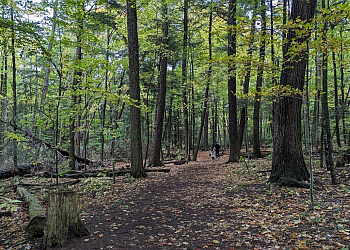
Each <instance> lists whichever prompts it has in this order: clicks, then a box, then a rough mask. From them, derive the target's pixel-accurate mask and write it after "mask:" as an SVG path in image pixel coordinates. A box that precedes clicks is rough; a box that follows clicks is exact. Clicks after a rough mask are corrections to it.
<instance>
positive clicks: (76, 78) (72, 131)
mask: <svg viewBox="0 0 350 250" xmlns="http://www.w3.org/2000/svg"><path fill="white" fill-rule="evenodd" d="M78 8H79V10H80V11H81V12H79V13H77V21H78V26H77V47H76V50H75V58H76V60H77V63H76V65H75V67H76V68H75V70H74V75H73V83H72V101H71V103H72V106H71V109H72V111H71V115H70V125H69V150H68V151H69V167H70V169H72V170H74V169H75V143H76V131H77V121H79V119H78V118H79V115H78V112H79V111H78V110H77V109H78V107H77V104H78V101H79V96H78V93H77V91H78V89H79V85H80V82H81V78H82V76H83V72H82V70H81V65H80V62H81V60H82V49H81V36H82V31H83V28H84V27H83V20H84V4H81V5H80V6H79V7H78ZM78 145H79V144H78ZM78 156H80V155H79V154H78Z"/></svg>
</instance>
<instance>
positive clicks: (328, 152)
mask: <svg viewBox="0 0 350 250" xmlns="http://www.w3.org/2000/svg"><path fill="white" fill-rule="evenodd" d="M322 8H323V9H325V8H326V1H325V0H322ZM327 30H328V25H327V22H325V23H324V27H323V34H322V40H323V43H324V45H325V48H324V52H323V53H322V97H321V103H322V120H323V128H324V134H323V136H324V138H323V140H324V148H325V159H326V166H327V170H328V171H330V172H331V178H332V184H336V183H337V180H336V176H335V172H334V162H333V146H332V138H331V128H330V121H329V110H328V50H327Z"/></svg>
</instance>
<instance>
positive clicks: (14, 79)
mask: <svg viewBox="0 0 350 250" xmlns="http://www.w3.org/2000/svg"><path fill="white" fill-rule="evenodd" d="M13 8H14V6H13V5H12V6H11V22H12V25H13V26H12V29H11V56H12V98H13V109H12V112H13V114H12V116H13V125H14V127H13V133H14V134H16V131H17V83H16V78H17V74H16V49H15V29H14V26H15V23H14V14H13ZM13 166H14V167H17V140H16V139H14V140H13Z"/></svg>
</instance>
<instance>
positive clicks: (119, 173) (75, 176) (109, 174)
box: [43, 168, 170, 179]
mask: <svg viewBox="0 0 350 250" xmlns="http://www.w3.org/2000/svg"><path fill="white" fill-rule="evenodd" d="M145 171H146V172H148V173H150V172H161V173H169V172H170V169H169V168H160V169H145ZM101 174H104V175H105V176H107V177H113V170H112V169H108V170H107V169H106V170H105V171H101V170H100V171H98V173H96V172H86V173H83V172H76V173H70V174H62V175H58V176H59V177H61V178H72V179H79V178H88V177H98V176H101ZM126 174H130V170H129V169H123V170H117V171H115V172H114V175H115V176H124V175H126ZM56 176H57V174H56V173H53V172H44V174H43V177H46V178H50V177H52V178H56Z"/></svg>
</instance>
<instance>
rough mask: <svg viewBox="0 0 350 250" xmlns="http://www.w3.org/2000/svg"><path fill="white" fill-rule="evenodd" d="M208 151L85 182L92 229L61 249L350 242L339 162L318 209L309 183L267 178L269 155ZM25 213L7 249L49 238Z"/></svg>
mask: <svg viewBox="0 0 350 250" xmlns="http://www.w3.org/2000/svg"><path fill="white" fill-rule="evenodd" d="M208 154H209V153H207V152H203V153H201V154H200V157H199V159H198V161H197V162H190V163H189V164H184V165H173V164H169V165H166V167H168V168H170V169H171V171H170V173H150V174H149V175H148V177H147V178H144V179H140V180H133V179H132V178H130V177H120V178H119V179H117V183H116V184H110V182H111V181H110V179H106V178H95V179H88V180H85V181H83V182H82V183H81V184H80V185H79V186H77V187H76V189H77V191H78V192H79V194H80V198H79V203H80V205H81V217H82V219H83V221H84V224H85V225H86V227H87V228H88V230H89V232H90V235H89V236H86V237H82V238H73V239H69V240H68V242H67V243H66V245H65V246H64V247H62V248H56V249H67V250H68V249H69V250H71V249H76V250H78V249H79V250H80V249H86V250H87V249H348V248H347V247H348V246H349V245H350V237H349V235H350V222H349V218H350V216H349V215H350V210H349V208H350V187H349V175H348V169H346V168H344V169H337V171H338V176H339V177H340V182H341V184H339V185H337V186H332V185H330V178H329V173H327V172H326V171H324V170H321V169H317V170H316V176H317V179H318V180H319V184H318V186H317V190H316V191H315V206H314V209H313V210H310V209H309V208H310V201H309V200H310V198H309V190H307V189H297V188H275V187H274V186H273V185H268V184H266V180H267V178H268V174H269V172H267V171H264V170H268V169H269V168H270V164H271V161H270V160H269V159H264V160H254V161H249V162H248V161H247V165H248V166H249V172H248V170H247V165H246V164H245V163H233V164H226V163H225V162H226V161H227V156H222V157H221V158H220V159H215V160H211V159H210V157H209V155H208ZM32 191H33V190H32ZM7 195H8V193H7ZM24 212H26V210H25V207H24V206H23V205H22V206H21V207H19V210H18V211H17V212H16V213H14V215H13V217H12V218H11V217H6V220H4V221H1V224H0V229H1V231H2V232H1V233H0V236H3V239H2V240H1V238H0V249H41V248H42V239H41V238H39V239H32V238H30V237H29V236H28V235H27V234H26V233H25V232H24V230H23V229H24V227H25V225H26V223H27V218H26V215H25V213H24ZM4 218H5V217H3V218H2V219H4ZM11 223H12V224H11ZM14 223H15V225H17V227H16V229H15V230H14V231H13V232H11V230H13V229H9V227H11V226H13V224H14ZM3 232H5V233H3Z"/></svg>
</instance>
